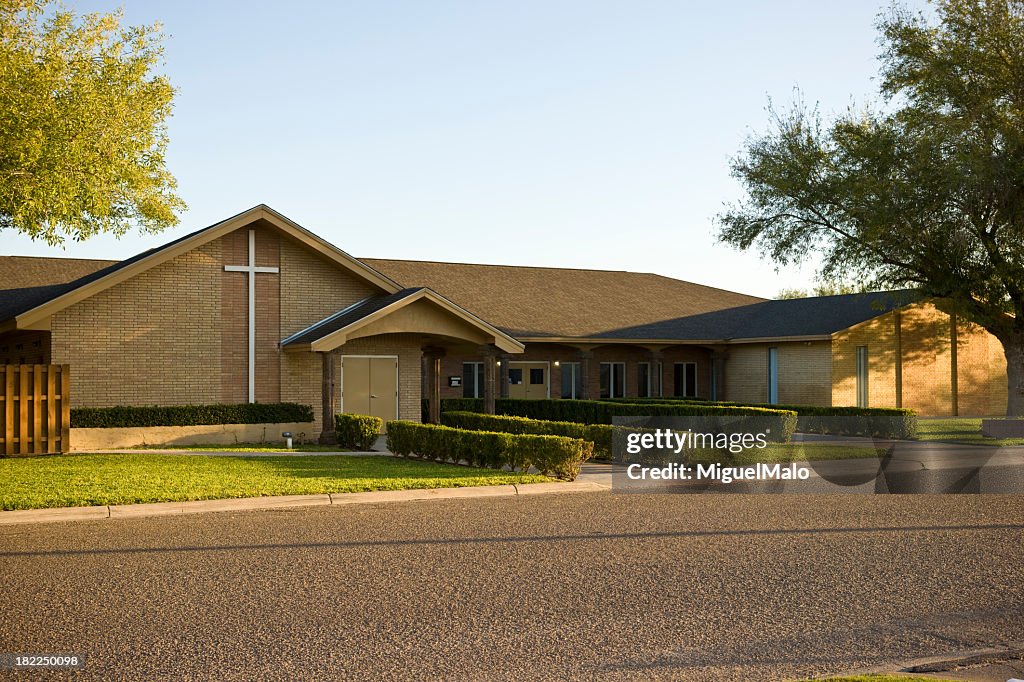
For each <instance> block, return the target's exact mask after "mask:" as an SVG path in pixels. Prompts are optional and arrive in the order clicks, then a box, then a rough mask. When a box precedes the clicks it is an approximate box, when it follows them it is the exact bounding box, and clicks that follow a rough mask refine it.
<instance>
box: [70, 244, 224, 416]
mask: <svg viewBox="0 0 1024 682" xmlns="http://www.w3.org/2000/svg"><path fill="white" fill-rule="evenodd" d="M221 262H222V261H221V244H220V242H219V241H215V242H211V243H208V244H205V245H204V246H202V247H200V248H198V249H196V250H193V251H190V252H188V253H185V254H182V255H181V256H178V257H176V258H173V259H171V260H169V261H167V262H166V263H163V264H161V265H158V266H156V267H154V268H151V269H150V270H148V271H146V272H144V273H142V274H140V275H138V276H136V277H133V278H131V279H129V280H127V281H124V282H121V283H120V284H117V285H115V286H113V287H111V288H109V289H107V290H105V291H103V292H101V293H99V294H96V295H95V296H91V297H90V298H88V299H86V300H84V301H81V302H80V303H76V304H75V305H72V306H70V307H69V308H66V309H65V310H63V311H61V312H59V313H57V314H55V315H54V316H53V321H52V323H51V345H52V351H51V355H52V361H53V362H54V363H57V364H63V363H69V364H70V365H71V368H72V370H71V371H72V373H73V374H72V376H73V377H74V384H73V391H74V392H73V394H72V395H73V399H74V404H75V406H77V407H92V406H97V407H100V406H110V405H173V404H180V403H185V402H192V403H216V402H220V401H221V397H222V394H221V382H220V370H221V346H220V335H219V330H220V325H221V308H220V288H221V269H222V265H221Z"/></svg>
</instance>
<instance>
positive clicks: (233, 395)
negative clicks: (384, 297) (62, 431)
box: [0, 222, 420, 417]
mask: <svg viewBox="0 0 1024 682" xmlns="http://www.w3.org/2000/svg"><path fill="white" fill-rule="evenodd" d="M250 227H252V228H253V229H255V230H256V264H257V265H260V266H276V267H279V268H280V274H274V273H260V274H257V275H256V399H257V400H258V401H261V402H278V401H282V400H283V401H289V402H300V403H304V404H309V405H312V406H313V407H314V410H316V411H317V413H318V415H319V411H320V403H321V396H320V383H321V366H320V358H319V356H318V355H316V354H315V353H309V352H305V353H283V352H282V351H281V350H280V347H279V344H280V341H281V339H282V338H284V337H285V336H287V335H289V334H291V333H294V332H295V331H298V330H300V329H303V328H305V327H307V326H309V325H310V324H313V323H314V322H317V321H319V320H320V319H322V318H324V317H326V316H327V315H330V314H331V313H334V312H337V311H338V310H340V309H342V308H345V307H347V306H348V305H351V304H352V303H355V302H356V301H359V300H361V299H363V298H365V297H367V296H369V295H372V294H373V293H374V292H378V291H379V290H378V289H377V288H376V287H374V286H373V285H371V284H369V283H366V282H364V281H363V280H362V279H360V278H359V277H358V276H356V275H354V274H353V273H351V272H349V271H347V270H346V269H345V268H343V267H341V266H339V265H337V264H335V263H332V262H331V261H329V260H327V259H325V258H324V257H323V256H321V255H319V254H317V253H315V252H314V251H312V250H310V249H308V248H306V247H305V246H303V245H301V244H300V243H298V242H297V241H295V240H293V239H291V238H290V237H285V236H283V235H281V234H280V233H279V232H278V231H276V230H275V229H273V228H271V227H269V226H267V225H265V224H261V223H258V222H257V223H255V224H254V225H252V226H247V227H243V228H241V229H239V230H236V231H234V232H232V233H229V234H227V235H225V236H224V237H222V238H220V239H218V240H215V241H213V242H209V243H207V244H205V245H203V246H202V247H199V248H198V249H195V250H193V251H190V252H188V253H185V254H182V255H181V256H178V257H176V258H173V259H171V260H170V261H168V262H166V263H163V264H161V265H158V266H156V267H154V268H152V269H150V270H148V271H146V272H144V273H142V274H140V275H138V276H136V277H133V278H131V279H129V280H126V281H124V282H122V283H120V284H117V285H115V286H113V287H111V288H110V289H107V290H106V291H104V292H101V293H99V294H97V295H95V296H92V297H90V298H88V299H86V300H84V301H81V302H79V303H76V304H75V305H73V306H71V307H69V308H67V309H66V310H64V311H62V312H60V313H58V314H56V315H55V316H54V318H53V322H52V328H51V334H50V335H49V337H50V344H51V345H52V350H51V349H49V348H47V349H45V353H44V354H45V355H47V356H48V359H47V361H52V362H55V363H70V364H71V365H72V367H73V372H74V381H75V384H74V401H75V405H76V406H82V407H89V406H97V407H99V406H110V405H174V404H182V403H217V402H229V403H239V402H245V401H246V400H248V310H249V303H248V275H247V274H246V273H240V272H225V271H224V265H245V264H247V263H248V231H249V229H250ZM4 338H7V337H6V336H5V337H4ZM26 338H27V337H26ZM19 343H20V342H19ZM0 345H2V344H0ZM402 345H403V351H402V354H403V355H404V360H405V363H404V364H411V366H412V367H413V375H412V379H411V381H412V382H413V383H415V387H414V392H415V397H414V398H409V400H411V401H417V400H418V399H419V378H420V372H419V356H418V352H419V348H418V346H417V347H416V353H417V355H416V358H415V361H414V362H413V361H412V360H411V358H410V356H409V352H410V351H409V349H408V348H405V346H406V345H408V343H407V341H403V343H402ZM10 347H13V345H12V346H10ZM19 358H20V356H19ZM26 359H28V358H27V357H26ZM31 361H32V362H35V361H36V359H32V360H31ZM407 381H408V380H407ZM406 412H407V413H411V412H412V411H411V410H409V409H406ZM418 415H419V409H418V404H417V409H416V410H415V416H416V417H418Z"/></svg>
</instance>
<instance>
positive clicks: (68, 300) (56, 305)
mask: <svg viewBox="0 0 1024 682" xmlns="http://www.w3.org/2000/svg"><path fill="white" fill-rule="evenodd" d="M257 221H263V222H264V223H267V224H270V225H271V226H273V227H275V228H276V229H278V230H280V231H282V232H284V233H285V234H287V235H288V236H290V237H293V238H295V239H297V240H298V241H300V242H302V243H303V244H305V245H306V246H307V247H309V248H311V249H312V250H314V251H315V252H317V253H319V254H320V255H322V256H324V257H326V258H328V259H329V260H332V261H334V262H336V263H338V264H340V265H341V266H343V267H345V268H346V269H348V270H350V271H351V272H353V273H355V274H356V275H358V276H360V277H361V278H363V279H365V280H366V281H368V282H370V283H372V284H374V285H376V286H378V287H380V288H381V289H383V290H384V291H386V292H395V291H398V290H400V289H401V287H400V286H398V285H397V284H396V283H395V282H394V281H393V280H391V279H390V278H388V277H387V276H385V275H383V274H381V273H380V272H378V271H376V270H374V269H373V268H372V267H370V266H368V265H366V264H365V263H362V262H360V261H358V260H356V259H355V258H353V257H352V256H350V255H349V254H348V253H346V252H344V251H342V250H341V249H339V248H337V247H336V246H334V245H333V244H331V243H329V242H327V241H325V240H324V239H322V238H320V237H318V236H317V235H315V234H313V233H312V232H310V231H309V230H307V229H305V228H304V227H302V226H301V225H299V224H298V223H295V222H293V221H292V220H289V219H288V218H286V217H285V216H283V215H281V214H280V213H278V212H277V211H274V210H273V209H272V208H270V207H269V206H266V205H263V204H260V205H259V206H255V207H253V208H251V209H249V210H247V211H243V212H242V213H239V214H237V215H235V216H232V217H230V218H228V219H226V220H222V221H220V222H218V223H215V224H213V225H210V226H209V227H206V228H203V229H201V230H197V231H195V232H192V233H190V234H187V235H185V236H183V237H179V238H178V239H175V240H174V241H172V242H169V243H167V244H164V245H163V246H160V247H157V248H155V249H150V250H149V251H144V252H142V253H140V254H137V255H135V256H133V257H131V258H129V259H127V260H123V261H120V262H111V263H110V264H109V265H107V266H105V267H101V268H100V269H98V270H95V271H93V272H90V273H88V274H85V275H83V276H81V277H79V278H78V279H75V280H73V281H71V282H66V283H64V284H60V285H52V286H37V287H31V288H19V289H15V290H13V291H4V292H3V294H4V296H3V299H4V302H5V303H4V304H3V305H0V320H6V319H9V318H11V317H15V318H16V325H17V327H19V328H23V327H28V326H31V325H32V324H35V323H37V322H39V321H40V320H43V319H45V318H47V317H49V316H50V315H53V314H54V313H56V312H58V311H60V310H63V309H64V308H66V307H67V306H69V305H72V304H74V303H77V302H78V301H81V300H83V299H85V298H88V297H89V296H92V295H94V294H97V293H99V292H101V291H104V290H106V289H108V288H109V287H112V286H114V285H115V284H118V283H120V282H123V281H125V280H127V279H129V278H131V277H134V276H135V275H137V274H139V273H141V272H145V271H146V270H149V269H150V268H153V267H155V266H157V265H160V264H161V263H165V262H167V261H169V260H171V259H172V258H174V257H176V256H178V255H181V254H183V253H185V252H187V251H191V250H193V249H196V248H199V247H200V246H202V245H203V244H206V243H208V242H211V241H213V240H215V239H218V238H220V237H222V236H224V235H226V234H228V233H229V232H233V231H234V230H237V229H240V228H243V227H245V226H247V225H250V224H253V223H255V222H257Z"/></svg>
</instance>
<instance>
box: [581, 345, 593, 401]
mask: <svg viewBox="0 0 1024 682" xmlns="http://www.w3.org/2000/svg"><path fill="white" fill-rule="evenodd" d="M593 357H594V353H593V351H589V350H581V351H580V354H579V360H580V374H581V375H582V377H583V380H582V381H581V382H580V399H581V400H590V361H591V359H592V358H593Z"/></svg>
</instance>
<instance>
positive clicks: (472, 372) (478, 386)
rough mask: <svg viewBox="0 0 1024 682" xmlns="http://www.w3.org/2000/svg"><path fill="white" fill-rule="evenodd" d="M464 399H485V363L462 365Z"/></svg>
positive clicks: (465, 363)
mask: <svg viewBox="0 0 1024 682" xmlns="http://www.w3.org/2000/svg"><path fill="white" fill-rule="evenodd" d="M462 397H463V398H483V397H484V363H482V362H464V363H462Z"/></svg>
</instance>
